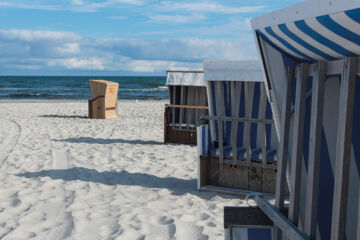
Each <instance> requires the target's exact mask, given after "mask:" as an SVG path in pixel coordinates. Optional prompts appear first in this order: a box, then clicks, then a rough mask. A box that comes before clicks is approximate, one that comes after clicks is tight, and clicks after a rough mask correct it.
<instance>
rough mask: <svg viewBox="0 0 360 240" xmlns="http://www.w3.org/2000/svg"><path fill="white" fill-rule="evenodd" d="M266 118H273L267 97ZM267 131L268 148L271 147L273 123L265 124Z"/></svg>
mask: <svg viewBox="0 0 360 240" xmlns="http://www.w3.org/2000/svg"><path fill="white" fill-rule="evenodd" d="M265 118H266V119H272V118H273V116H272V110H271V105H270V102H269V100H268V99H267V98H266V111H265ZM265 133H266V149H270V148H271V134H272V124H265Z"/></svg>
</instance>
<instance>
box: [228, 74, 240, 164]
mask: <svg viewBox="0 0 360 240" xmlns="http://www.w3.org/2000/svg"><path fill="white" fill-rule="evenodd" d="M235 84H236V83H235V82H233V81H232V82H231V86H230V87H231V108H232V109H231V113H232V116H233V117H238V116H236V115H237V114H236V113H237V112H238V109H239V107H237V104H235V102H236V96H237V94H236V91H235ZM239 84H240V83H239ZM231 126H232V127H231V136H232V140H231V141H232V152H233V164H237V140H236V137H237V126H238V121H236V120H232V121H231Z"/></svg>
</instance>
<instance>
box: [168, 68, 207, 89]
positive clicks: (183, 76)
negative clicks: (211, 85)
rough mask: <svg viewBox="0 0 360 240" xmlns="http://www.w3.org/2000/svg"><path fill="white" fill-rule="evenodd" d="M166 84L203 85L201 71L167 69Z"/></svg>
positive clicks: (204, 84)
mask: <svg viewBox="0 0 360 240" xmlns="http://www.w3.org/2000/svg"><path fill="white" fill-rule="evenodd" d="M166 86H200V87H205V86H206V83H205V81H204V73H203V72H202V71H167V72H166Z"/></svg>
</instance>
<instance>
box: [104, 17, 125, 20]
mask: <svg viewBox="0 0 360 240" xmlns="http://www.w3.org/2000/svg"><path fill="white" fill-rule="evenodd" d="M108 18H109V19H119V20H125V19H128V17H126V16H110V17H108Z"/></svg>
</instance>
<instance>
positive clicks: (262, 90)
mask: <svg viewBox="0 0 360 240" xmlns="http://www.w3.org/2000/svg"><path fill="white" fill-rule="evenodd" d="M266 100H267V99H266V92H265V87H264V84H263V83H260V107H259V119H265V113H266ZM258 125H259V128H260V132H261V134H260V135H261V158H262V164H263V166H264V167H265V166H266V165H267V149H266V124H265V122H264V123H259V124H258Z"/></svg>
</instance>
